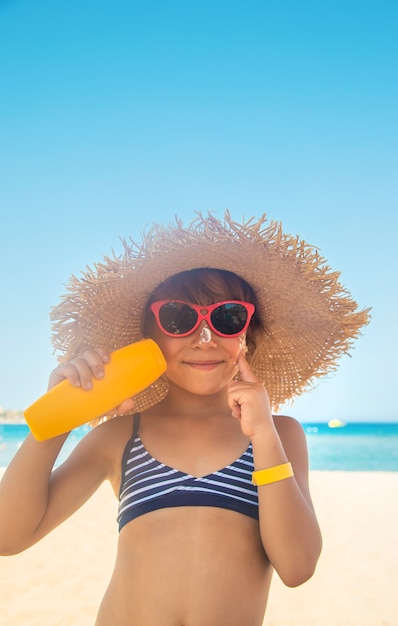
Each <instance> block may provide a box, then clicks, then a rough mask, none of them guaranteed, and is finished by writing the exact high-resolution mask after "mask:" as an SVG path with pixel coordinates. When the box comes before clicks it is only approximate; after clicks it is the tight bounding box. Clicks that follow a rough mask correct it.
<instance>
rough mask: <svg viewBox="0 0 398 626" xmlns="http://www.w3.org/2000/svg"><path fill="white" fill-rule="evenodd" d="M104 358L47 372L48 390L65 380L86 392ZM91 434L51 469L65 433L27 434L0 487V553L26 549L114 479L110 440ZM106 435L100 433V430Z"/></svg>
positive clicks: (97, 355) (94, 355)
mask: <svg viewBox="0 0 398 626" xmlns="http://www.w3.org/2000/svg"><path fill="white" fill-rule="evenodd" d="M106 360H107V355H106V354H105V353H103V354H101V352H100V351H98V352H97V351H90V352H88V353H85V354H84V356H82V357H79V358H78V359H75V360H74V361H71V362H70V363H68V364H65V365H62V366H60V367H58V368H56V370H54V372H53V373H52V374H51V377H50V384H49V387H50V388H51V387H52V386H54V384H57V383H58V382H60V381H61V380H63V379H65V378H68V379H69V381H70V382H71V383H72V384H74V385H81V386H82V387H83V388H87V389H88V388H90V383H91V378H92V376H96V377H102V375H103V363H104V362H106ZM104 426H106V428H103V427H97V428H95V429H94V430H92V431H91V432H90V433H89V434H88V435H86V437H85V438H84V439H83V440H82V441H81V442H80V443H79V445H78V446H76V448H75V449H74V451H73V452H72V454H71V455H70V457H69V458H68V459H67V461H65V463H63V464H62V465H61V466H60V467H58V468H57V469H55V470H53V467H54V463H55V461H56V458H57V456H58V454H59V452H60V450H61V448H62V445H63V444H64V442H65V439H66V437H67V435H60V436H58V437H54V438H52V439H49V440H47V441H36V440H35V439H34V437H33V435H31V434H30V435H28V437H27V438H26V440H25V441H24V443H23V444H22V446H21V447H20V449H19V450H18V452H17V454H16V455H15V457H14V459H13V460H12V461H11V463H10V464H9V466H8V468H7V470H6V472H5V474H4V476H3V479H2V481H1V483H0V553H1V554H3V555H8V554H15V553H17V552H21V551H22V550H25V549H26V548H28V547H29V546H31V545H33V544H34V543H36V542H37V541H39V540H40V539H41V538H42V537H44V536H45V535H46V534H47V533H49V532H50V531H51V530H52V529H53V528H55V527H56V526H58V525H59V524H60V523H61V522H63V521H64V520H65V519H66V518H68V517H69V516H70V515H72V513H74V512H75V511H76V510H77V509H78V508H79V507H80V506H81V505H82V504H83V503H84V502H85V501H86V500H87V499H88V498H89V497H90V496H91V495H92V494H93V493H94V491H95V490H96V489H97V488H98V487H99V485H100V484H101V483H102V482H103V481H104V480H106V479H110V480H111V479H112V477H113V460H112V453H111V449H110V448H111V438H109V436H107V434H108V425H106V424H104ZM104 431H105V432H104Z"/></svg>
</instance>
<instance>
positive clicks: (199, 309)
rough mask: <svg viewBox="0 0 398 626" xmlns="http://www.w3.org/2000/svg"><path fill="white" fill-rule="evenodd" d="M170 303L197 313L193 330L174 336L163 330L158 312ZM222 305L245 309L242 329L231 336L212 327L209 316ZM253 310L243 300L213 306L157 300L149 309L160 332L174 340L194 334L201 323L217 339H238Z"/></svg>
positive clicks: (251, 306)
mask: <svg viewBox="0 0 398 626" xmlns="http://www.w3.org/2000/svg"><path fill="white" fill-rule="evenodd" d="M171 302H175V303H177V304H185V305H187V306H189V307H190V308H191V309H193V310H194V311H195V312H196V313H197V315H198V319H197V321H196V323H195V325H194V326H193V328H191V330H189V331H188V332H186V333H180V334H175V333H169V332H168V331H167V330H165V329H164V328H163V326H162V324H161V321H160V317H159V312H160V309H161V308H162V306H163V305H164V304H170V303H171ZM223 304H241V305H242V306H243V307H244V308H245V309H246V312H247V319H246V322H245V325H244V327H243V328H242V330H240V331H239V332H238V333H233V334H232V335H226V334H224V333H221V332H220V331H219V330H217V329H216V328H215V327H214V325H213V323H212V321H211V317H210V316H211V314H212V312H213V311H214V310H215V309H217V308H218V307H220V306H222V305H223ZM255 308H256V307H255V306H254V304H252V303H251V302H244V301H243V300H223V301H222V302H216V303H215V304H207V305H202V304H193V303H192V302H185V300H173V299H170V300H158V301H157V302H153V303H152V304H151V306H150V309H151V311H152V313H153V314H154V316H155V319H156V323H157V325H158V327H159V328H160V330H161V331H162V332H163V333H164V334H165V335H168V337H174V338H179V337H188V335H192V333H194V332H195V330H197V329H198V328H199V326H200V324H201V323H202V322H203V321H206V322H207V324H208V326H209V328H210V329H211V330H212V331H213V332H214V333H215V334H216V335H218V336H219V337H225V338H227V339H231V338H233V337H239V336H240V335H242V334H243V333H244V332H246V330H247V329H248V327H249V324H250V321H251V318H252V317H253V314H254V311H255Z"/></svg>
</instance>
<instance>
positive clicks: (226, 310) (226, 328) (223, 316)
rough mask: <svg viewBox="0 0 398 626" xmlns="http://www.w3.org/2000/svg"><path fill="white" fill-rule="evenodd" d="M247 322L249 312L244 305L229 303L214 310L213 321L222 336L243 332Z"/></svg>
mask: <svg viewBox="0 0 398 626" xmlns="http://www.w3.org/2000/svg"><path fill="white" fill-rule="evenodd" d="M246 320H247V310H246V307H244V306H243V305H242V304H238V303H236V302H229V303H227V304H222V305H221V306H219V307H217V308H216V309H214V311H213V312H212V314H211V321H212V324H213V326H214V328H215V329H216V330H217V331H218V332H219V333H221V334H222V335H237V334H238V333H240V332H242V330H243V329H244V327H245V324H246Z"/></svg>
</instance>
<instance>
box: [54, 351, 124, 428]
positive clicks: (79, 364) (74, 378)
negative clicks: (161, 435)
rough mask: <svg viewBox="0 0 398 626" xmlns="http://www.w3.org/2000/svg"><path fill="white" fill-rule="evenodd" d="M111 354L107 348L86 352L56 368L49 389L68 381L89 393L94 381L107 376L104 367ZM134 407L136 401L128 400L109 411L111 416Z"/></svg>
mask: <svg viewBox="0 0 398 626" xmlns="http://www.w3.org/2000/svg"><path fill="white" fill-rule="evenodd" d="M110 359H111V354H110V352H109V351H108V350H105V348H98V349H97V350H85V351H84V352H83V353H82V354H79V355H78V356H76V357H74V358H73V359H71V360H70V361H68V362H67V363H63V364H62V365H59V366H58V367H56V368H55V369H54V370H53V371H52V372H51V374H50V379H49V383H48V389H49V390H50V389H52V388H53V387H55V386H56V385H58V384H59V383H60V382H61V381H63V380H66V379H67V380H68V381H69V382H70V384H71V385H73V386H74V387H81V388H82V389H84V390H86V391H89V390H90V389H91V388H92V379H93V378H96V379H97V380H101V378H103V377H104V376H105V368H104V365H105V364H106V363H109V361H110ZM133 407H134V400H133V399H132V398H127V399H126V400H124V401H123V402H122V403H121V404H119V405H118V406H117V407H115V408H114V409H112V410H111V411H109V412H108V413H109V414H110V415H115V416H116V415H122V414H123V413H128V412H129V411H131V410H132V409H133Z"/></svg>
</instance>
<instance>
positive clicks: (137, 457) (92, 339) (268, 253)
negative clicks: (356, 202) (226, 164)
mask: <svg viewBox="0 0 398 626" xmlns="http://www.w3.org/2000/svg"><path fill="white" fill-rule="evenodd" d="M263 221H264V219H263V218H262V219H261V220H259V222H258V223H257V224H243V225H236V224H234V223H233V222H232V221H231V220H230V218H229V216H228V215H226V216H225V221H224V223H222V222H219V221H218V220H216V219H215V218H214V217H212V216H208V217H207V218H206V219H203V218H199V220H198V221H197V222H195V223H194V224H191V226H190V227H189V229H187V230H183V229H182V227H181V225H180V224H179V223H178V224H177V225H176V226H175V227H171V226H170V227H168V228H165V229H162V228H161V227H159V226H155V227H154V228H153V230H152V231H151V233H149V234H148V235H146V237H145V238H144V242H143V244H142V247H141V248H139V249H138V251H137V249H136V248H135V247H134V246H131V247H128V246H127V244H126V253H125V255H124V257H123V258H122V259H107V260H106V262H105V263H104V264H102V265H99V266H97V267H96V271H89V272H88V273H87V274H86V275H85V276H84V278H83V279H82V280H81V281H77V280H76V279H73V280H72V283H71V286H70V290H71V291H73V295H70V296H68V297H67V298H65V299H64V301H63V303H61V305H59V307H57V309H55V311H54V313H53V317H54V319H55V320H57V321H58V323H57V324H56V326H55V331H56V337H55V344H56V346H58V347H60V346H61V347H63V349H64V350H65V351H66V357H65V358H64V359H63V362H62V364H60V365H59V367H57V368H56V369H55V370H54V371H53V373H52V374H51V377H50V387H52V386H54V385H56V384H57V383H58V382H60V381H61V380H63V379H65V378H67V379H68V380H69V381H70V382H71V383H72V384H73V385H76V386H78V385H80V386H81V387H82V388H84V389H87V390H88V389H89V388H90V385H91V381H92V379H93V378H101V377H103V376H104V364H106V363H107V362H108V361H109V360H111V359H112V355H111V351H112V350H114V349H116V348H118V347H121V346H122V345H125V344H127V343H130V342H132V341H136V340H137V339H139V338H142V337H143V336H145V337H151V338H152V339H154V340H155V342H156V343H157V344H158V345H159V347H160V348H161V350H162V352H163V354H164V356H165V359H166V362H167V372H166V375H165V377H162V379H160V380H159V381H158V382H157V383H155V384H154V385H152V386H151V387H150V388H149V389H147V390H145V391H144V392H143V393H142V394H139V395H138V396H137V397H136V398H134V399H127V400H126V401H125V402H123V403H122V404H121V405H120V406H119V407H117V408H116V409H115V411H114V413H116V414H117V417H114V418H113V419H105V420H103V421H102V422H101V423H100V424H99V425H97V426H96V427H95V428H93V429H92V430H91V431H90V432H89V434H88V435H87V436H86V437H85V438H84V439H83V440H82V441H81V442H80V443H79V444H78V445H77V446H76V448H75V449H74V451H73V452H72V454H71V455H70V457H69V458H68V459H67V461H66V462H65V463H63V464H62V465H61V466H60V467H58V468H57V469H55V470H53V466H54V463H55V460H56V458H57V455H58V453H59V451H60V449H61V447H62V445H63V443H64V441H65V438H66V435H61V436H58V437H54V438H53V439H50V440H47V441H42V442H38V441H36V440H35V439H34V438H33V436H32V435H29V436H28V437H27V439H26V441H25V442H24V444H23V445H22V446H21V448H20V450H19V451H18V453H17V455H16V456H15V458H14V460H13V461H12V463H11V464H10V465H9V467H8V470H7V472H6V473H5V475H4V478H3V481H2V484H1V489H0V550H1V553H2V554H14V553H16V552H20V551H22V550H25V549H26V548H28V547H29V546H31V545H32V544H34V543H36V542H37V541H39V540H40V539H41V538H42V537H44V536H45V535H46V534H47V533H49V532H50V531H51V530H52V529H53V528H55V527H56V526H58V525H59V524H61V523H62V522H63V521H64V520H65V519H66V518H68V517H69V516H70V515H72V514H73V513H74V512H75V511H76V510H77V509H78V508H79V507H80V506H81V505H82V504H83V503H84V502H85V501H86V500H87V499H88V498H89V497H90V496H91V495H92V494H93V493H94V491H95V490H96V489H97V488H98V487H99V485H100V484H101V483H102V482H103V481H104V480H108V481H110V483H111V484H112V487H113V489H114V492H115V495H116V497H117V498H118V499H119V511H118V524H119V531H120V533H119V542H118V550H117V558H116V563H115V568H114V573H113V576H112V578H111V581H110V583H109V586H108V589H107V591H106V593H105V596H104V599H103V601H102V604H101V606H100V608H99V612H98V617H97V621H96V624H97V626H132V625H136V626H159V625H162V626H182V625H184V626H220V624H226V625H227V624H228V626H234V625H236V626H260V625H261V624H262V622H263V618H264V611H265V607H266V602H267V596H268V591H269V587H270V583H271V576H272V572H273V570H276V571H277V573H278V575H279V576H280V577H281V579H282V580H283V581H284V582H285V583H286V584H287V585H289V586H296V585H300V584H301V583H303V582H304V581H306V580H307V579H308V578H309V577H310V576H311V575H312V574H313V572H314V569H315V566H316V562H317V559H318V557H319V553H320V550H321V536H320V531H319V527H318V523H317V520H316V516H315V513H314V510H313V506H312V503H311V498H310V493H309V488H308V458H307V450H306V443H305V437H304V434H303V431H302V428H301V427H300V425H299V424H298V423H297V422H296V421H295V420H293V419H292V418H289V417H285V416H281V415H272V412H271V405H272V406H277V405H278V404H280V403H281V402H284V401H285V400H286V399H288V398H290V397H292V396H293V395H295V394H297V393H299V392H300V391H301V390H302V389H303V388H304V387H305V386H306V385H307V384H308V382H309V381H310V380H311V379H312V378H314V377H315V376H317V375H319V374H323V373H325V371H327V370H329V369H330V368H331V367H332V366H333V365H334V361H335V359H336V357H337V356H338V355H339V354H341V353H342V352H344V351H347V349H348V346H349V342H350V340H351V339H352V338H353V337H355V336H356V335H357V334H358V331H359V328H360V327H361V326H362V325H363V324H364V323H366V321H367V312H366V311H363V312H360V313H358V312H355V307H356V305H355V303H354V302H353V301H352V300H350V299H349V297H348V295H347V293H346V292H345V291H343V290H342V288H341V287H340V285H339V284H338V283H337V275H336V274H331V273H330V272H325V270H324V269H323V270H322V271H320V268H321V267H323V268H324V265H322V263H321V262H322V259H320V258H319V257H317V256H316V253H314V251H313V250H312V249H310V248H309V247H308V246H306V244H303V242H298V241H297V240H292V239H291V238H287V237H286V236H284V235H282V234H281V231H280V229H279V227H277V226H276V225H271V226H270V227H269V228H268V229H264V228H262V225H263ZM292 242H293V244H294V242H295V245H292ZM176 261H178V264H177V267H178V269H179V270H181V271H178V272H177V273H176V272H175V268H176ZM173 270H174V271H173ZM322 272H323V274H322ZM249 278H251V280H249ZM132 375H133V373H132ZM54 419H56V415H54Z"/></svg>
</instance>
